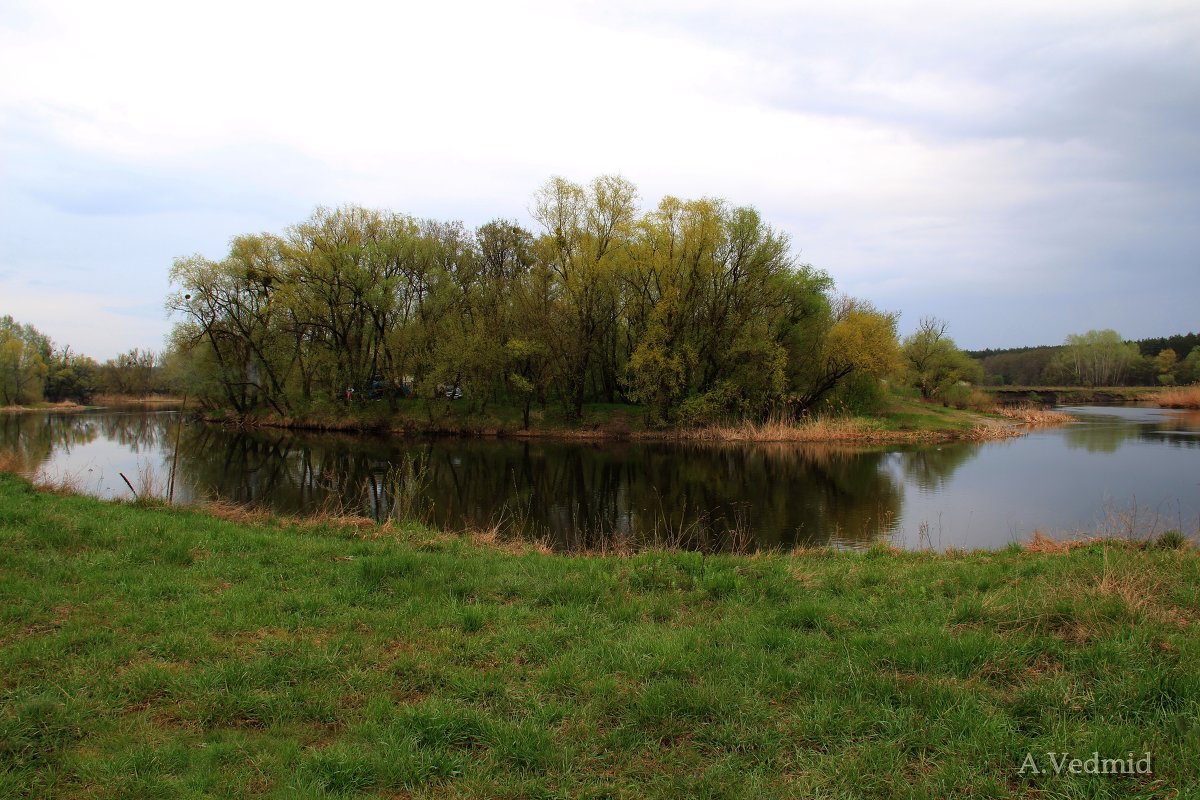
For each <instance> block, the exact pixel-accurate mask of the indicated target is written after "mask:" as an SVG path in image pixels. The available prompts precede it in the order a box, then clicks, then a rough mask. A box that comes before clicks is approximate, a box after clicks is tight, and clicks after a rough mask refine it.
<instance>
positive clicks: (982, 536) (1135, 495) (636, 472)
mask: <svg viewBox="0 0 1200 800" xmlns="http://www.w3.org/2000/svg"><path fill="white" fill-rule="evenodd" d="M1062 410H1064V411H1067V412H1068V413H1071V414H1072V415H1074V416H1076V418H1077V422H1075V423H1074V424H1072V425H1069V426H1066V427H1063V428H1057V429H1052V430H1047V431H1038V432H1034V433H1031V434H1029V435H1027V436H1024V437H1021V438H1018V439H1011V440H1008V441H1003V442H988V443H961V444H949V445H932V446H921V447H888V448H865V449H864V448H847V447H842V446H830V445H815V446H814V445H807V446H801V445H761V444H760V445H718V446H714V445H703V446H701V445H690V444H667V443H659V442H653V443H639V442H610V443H590V442H589V443H578V442H569V443H568V442H549V441H533V442H521V441H511V440H508V441H505V440H498V441H497V440H462V439H439V440H424V441H414V440H405V439H390V438H369V437H361V436H340V435H324V434H309V433H293V432H283V431H252V432H247V431H238V430H230V429H224V428H220V427H216V426H211V425H201V424H184V425H183V426H182V427H181V428H178V430H179V433H180V437H179V453H178V464H179V467H178V477H177V488H176V499H178V500H183V501H188V500H192V499H198V498H214V497H219V498H223V499H226V500H230V501H234V502H238V503H249V504H254V505H259V506H265V507H269V508H271V509H274V510H277V511H282V512H289V513H295V512H310V511H315V510H321V509H327V510H328V509H334V508H342V509H345V510H348V511H353V512H356V513H362V514H366V515H371V516H375V517H377V518H382V517H385V516H387V515H388V514H395V515H397V516H411V515H414V514H415V515H421V516H423V517H424V518H426V519H428V520H429V521H431V522H433V523H435V524H439V525H443V526H447V527H450V528H455V529H457V528H462V527H466V526H491V525H494V524H498V525H500V526H501V529H502V530H504V531H505V532H506V533H509V534H511V535H526V536H536V537H539V538H545V539H548V540H549V541H550V542H551V543H552V544H553V545H554V546H555V547H558V548H563V549H569V548H575V547H601V546H605V545H608V544H612V543H613V542H614V540H618V541H621V542H623V543H626V544H631V545H636V544H638V543H650V542H658V543H669V544H676V545H682V546H685V547H693V548H703V549H728V548H731V547H756V546H757V547H784V548H788V547H793V546H797V545H814V544H834V545H838V546H846V547H863V546H866V545H869V544H870V543H871V542H874V541H877V540H887V541H891V542H893V543H895V544H897V545H900V546H902V547H925V546H932V547H935V548H945V547H949V546H957V547H967V548H976V547H1003V546H1004V545H1006V544H1008V543H1009V542H1011V541H1014V540H1018V541H1019V540H1022V539H1025V538H1027V537H1028V536H1029V535H1030V534H1031V533H1032V532H1033V531H1034V530H1042V531H1044V532H1047V533H1051V534H1060V535H1061V534H1068V533H1072V532H1081V531H1082V532H1097V533H1106V534H1114V535H1127V534H1131V533H1132V534H1134V535H1146V534H1147V533H1151V532H1161V531H1162V530H1166V529H1169V528H1180V529H1182V530H1184V531H1186V532H1189V533H1191V532H1194V531H1195V530H1196V529H1197V527H1198V525H1200V415H1197V414H1195V413H1191V414H1188V413H1183V412H1175V411H1165V410H1159V409H1149V408H1131V407H1087V408H1064V409H1062ZM178 419H179V418H178V415H177V414H176V413H174V412H144V411H135V412H117V411H111V412H103V411H101V412H94V413H86V414H72V415H55V414H44V415H0V448H4V449H14V448H15V449H19V450H20V451H22V452H23V453H25V454H26V455H27V456H28V457H31V458H32V459H33V460H34V461H36V462H37V463H39V464H41V465H42V468H43V470H44V471H45V472H46V473H47V474H49V475H51V476H68V477H70V478H71V479H72V480H73V481H74V482H75V483H76V484H77V485H78V486H79V487H80V488H81V489H83V490H85V491H89V492H92V493H95V494H97V495H100V496H104V497H128V496H129V489H128V488H127V487H126V486H125V483H124V482H123V481H122V479H121V477H120V475H119V473H121V472H124V473H125V475H126V476H128V477H129V479H130V480H131V481H132V482H133V484H134V486H135V487H141V486H142V485H143V484H144V483H145V482H146V481H147V480H149V481H150V482H152V483H155V484H157V485H158V487H159V488H160V489H161V488H163V487H165V485H166V476H167V474H168V471H169V469H170V465H171V462H172V459H173V456H174V450H175V437H176V433H177V422H178Z"/></svg>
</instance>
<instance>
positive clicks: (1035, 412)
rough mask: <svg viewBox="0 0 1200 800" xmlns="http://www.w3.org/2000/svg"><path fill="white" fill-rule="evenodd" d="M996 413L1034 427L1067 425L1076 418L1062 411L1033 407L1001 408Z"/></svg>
mask: <svg viewBox="0 0 1200 800" xmlns="http://www.w3.org/2000/svg"><path fill="white" fill-rule="evenodd" d="M995 413H997V414H999V415H1000V416H1002V417H1004V418H1005V419H1011V420H1013V421H1014V422H1020V423H1022V424H1023V425H1033V426H1039V427H1040V426H1048V425H1066V424H1067V423H1069V422H1071V421H1072V420H1073V419H1074V418H1073V417H1072V416H1071V415H1070V414H1064V413H1063V412H1061V411H1051V410H1050V409H1048V408H1039V407H1037V406H1032V405H1020V406H999V407H997V408H996V409H995Z"/></svg>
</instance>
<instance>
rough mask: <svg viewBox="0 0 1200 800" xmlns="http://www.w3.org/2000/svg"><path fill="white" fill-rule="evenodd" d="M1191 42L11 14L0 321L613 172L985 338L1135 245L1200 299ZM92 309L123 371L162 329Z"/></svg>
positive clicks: (615, 8)
mask: <svg viewBox="0 0 1200 800" xmlns="http://www.w3.org/2000/svg"><path fill="white" fill-rule="evenodd" d="M1197 41H1200V14H1198V12H1197V9H1196V8H1195V7H1194V6H1193V4H1190V3H1185V2H1157V3H1144V2H1138V3H1126V2H1082V0H1080V1H1079V2H1076V1H1074V0H1072V1H1071V2H1055V3H1044V2H1040V1H1039V2H1033V0H1019V1H1017V2H1007V3H1003V4H999V3H997V4H991V5H988V6H980V5H977V4H963V3H958V2H901V3H895V2H886V3H885V2H877V1H872V0H853V2H849V3H839V4H837V5H833V4H820V3H804V4H799V5H797V4H795V3H791V2H759V1H755V2H751V3H748V4H739V5H738V7H737V8H736V10H735V9H733V7H731V6H729V5H728V4H727V3H717V2H708V3H695V2H691V1H690V0H689V1H688V2H682V0H680V2H660V3H652V4H646V3H644V2H641V1H640V0H638V2H633V0H629V2H627V3H625V2H604V3H599V2H596V3H574V4H571V3H557V2H549V1H548V0H546V1H542V0H530V1H529V2H516V3H483V2H479V3H464V2H459V3H453V2H451V3H438V4H432V3H431V4H393V3H372V2H347V3H342V4H339V5H338V6H337V7H336V8H335V7H332V6H329V5H328V4H316V3H296V2H288V3H283V2H245V0H242V1H241V2H232V1H231V0H216V1H214V2H210V3H206V4H204V5H202V6H195V5H192V6H181V5H179V4H171V3H137V2H110V3H102V4H97V3H92V2H82V1H79V0H75V1H71V0H67V1H65V2H57V3H54V4H43V3H26V4H24V5H19V6H10V7H9V8H8V9H7V10H3V11H0V73H2V74H5V75H6V76H14V77H13V79H10V80H6V81H3V82H0V157H3V158H4V160H5V162H6V164H5V166H4V171H5V176H6V179H5V181H4V182H3V184H2V185H0V212H3V216H2V217H0V220H2V221H0V276H3V275H8V278H6V280H8V281H10V283H7V284H5V285H4V290H5V291H4V294H0V312H5V311H7V312H9V313H14V314H17V315H18V316H19V315H20V313H21V308H20V307H19V306H16V305H14V304H15V303H17V302H18V301H19V303H21V304H26V303H28V304H32V305H31V308H36V309H41V310H39V311H38V312H37V313H39V314H41V313H45V311H46V309H48V308H50V307H51V306H52V302H51V301H50V300H49V299H48V297H49V296H47V297H45V298H42V299H41V300H39V299H38V295H37V292H38V291H46V292H52V291H57V290H62V289H64V288H75V289H80V290H81V291H84V290H86V291H90V290H91V289H92V287H94V286H97V285H98V286H100V287H102V286H103V284H104V282H103V280H102V279H99V278H96V277H95V275H97V274H99V273H103V272H105V271H107V273H109V274H111V273H112V272H114V271H116V272H120V273H121V276H122V282H123V283H125V284H127V285H129V286H131V287H135V288H132V289H130V290H129V291H128V292H127V294H126V295H125V296H126V297H127V298H129V299H130V300H132V301H134V302H133V304H134V305H135V306H136V307H138V308H143V309H144V308H148V307H151V306H152V305H153V304H154V303H156V302H159V301H160V300H161V293H160V292H161V290H162V287H163V285H164V284H165V272H166V269H167V267H168V266H169V262H170V258H171V257H172V256H174V255H181V254H185V253H190V252H194V251H195V250H198V249H199V250H204V251H205V252H207V253H208V254H209V255H213V256H218V255H220V253H219V249H220V247H221V246H223V243H224V242H225V241H226V240H227V239H228V238H229V237H230V236H232V235H233V234H236V233H240V232H243V231H247V230H260V229H263V228H264V227H266V228H270V229H274V230H278V229H280V228H282V227H283V226H284V225H286V224H288V223H289V222H294V221H297V220H298V219H299V218H300V217H302V216H303V215H304V214H306V213H307V210H308V209H310V208H311V207H312V206H313V205H316V204H318V203H323V204H337V203H342V202H358V203H363V204H368V205H377V206H384V207H391V208H395V209H397V210H401V211H405V212H409V213H413V214H416V215H419V216H440V217H449V218H461V219H464V220H465V221H466V222H467V223H468V224H475V223H479V222H482V221H484V220H486V219H487V218H490V217H492V216H497V215H502V216H509V217H512V216H516V217H524V216H525V209H526V206H527V203H528V198H529V195H530V193H531V192H532V191H533V190H534V189H535V188H536V187H537V186H538V185H539V184H540V183H541V182H542V181H544V180H545V179H546V178H547V177H548V176H549V175H551V174H564V175H567V176H568V177H571V178H574V179H577V180H586V179H588V178H590V177H591V176H593V175H596V174H600V173H605V172H620V173H622V174H624V175H625V176H626V177H628V178H630V179H632V180H634V181H635V182H636V183H637V184H638V185H639V186H640V187H641V189H642V194H643V197H644V199H645V201H646V202H647V204H650V203H653V202H655V201H657V199H658V198H659V197H660V196H662V195H663V194H666V193H671V194H678V195H684V196H696V195H718V196H725V197H727V198H729V199H730V200H732V201H734V202H740V203H751V204H754V205H757V206H758V207H759V208H760V209H762V211H763V212H764V214H765V216H766V217H767V219H768V220H769V221H771V222H773V223H774V224H776V225H778V226H781V227H783V228H785V229H786V230H788V231H789V232H790V233H791V234H792V236H793V240H794V242H795V244H796V245H797V247H798V248H799V249H800V250H801V253H800V255H801V258H802V259H804V260H808V261H812V262H813V263H815V264H817V265H818V266H821V267H824V268H827V269H829V270H830V271H831V272H832V273H833V274H834V276H835V278H837V279H838V280H839V283H840V285H841V287H842V288H843V289H846V290H849V291H852V292H856V293H860V294H864V295H866V296H868V297H869V298H871V299H873V300H875V301H876V302H878V303H880V304H881V305H885V306H891V307H896V306H900V307H907V306H908V305H910V304H914V303H920V302H923V300H922V298H925V297H932V296H934V295H936V296H938V297H945V298H947V300H946V302H948V303H950V304H952V305H953V306H954V307H955V308H950V309H945V310H941V311H938V310H937V309H933V310H934V311H938V313H940V314H942V315H943V316H952V315H953V314H954V313H955V310H956V309H957V308H962V309H964V311H965V315H966V316H967V317H968V319H967V320H966V321H965V323H964V324H965V325H967V326H977V327H978V330H979V331H981V333H980V335H981V336H982V335H983V333H982V331H984V330H987V331H989V332H988V334H987V335H989V336H998V337H999V339H1000V340H997V341H993V342H988V343H992V344H997V345H999V344H1004V343H1005V341H1004V339H1005V337H1004V336H1003V325H1004V321H1003V318H1002V317H1000V316H999V315H998V312H996V310H995V309H994V303H992V302H991V300H990V298H991V297H992V296H994V295H995V294H996V293H1009V294H1011V292H1012V287H1013V286H1020V285H1038V286H1040V287H1041V288H1042V289H1043V290H1047V291H1050V292H1067V291H1069V288H1070V286H1071V285H1072V284H1073V283H1077V282H1078V281H1079V280H1080V279H1081V277H1083V276H1088V275H1095V274H1098V273H1101V272H1105V271H1108V270H1111V271H1114V273H1115V271H1116V270H1119V269H1121V268H1122V267H1123V264H1122V259H1120V258H1117V257H1116V256H1115V255H1114V254H1115V253H1118V252H1129V251H1130V250H1134V251H1136V250H1137V248H1138V247H1139V246H1144V248H1145V249H1146V250H1148V251H1149V250H1153V252H1154V254H1155V261H1154V263H1153V264H1151V265H1150V266H1148V267H1147V268H1146V269H1147V273H1146V274H1145V275H1144V277H1145V278H1146V279H1147V280H1152V279H1153V275H1155V274H1157V275H1160V276H1168V275H1169V276H1171V277H1172V279H1173V280H1174V281H1175V283H1176V284H1178V283H1179V281H1183V284H1184V285H1183V286H1182V287H1181V288H1182V289H1190V290H1191V293H1192V294H1194V293H1195V292H1194V290H1195V288H1196V286H1195V284H1196V280H1197V279H1196V278H1195V277H1194V274H1191V275H1189V272H1188V269H1189V268H1191V267H1194V266H1195V261H1194V257H1192V256H1191V255H1190V254H1191V253H1194V252H1196V245H1197V244H1198V242H1197V234H1196V233H1195V232H1194V231H1193V230H1192V228H1193V227H1194V226H1190V225H1189V224H1188V223H1187V219H1188V218H1189V215H1191V216H1192V217H1194V214H1192V213H1191V212H1197V213H1200V195H1198V192H1200V190H1198V189H1197V188H1196V181H1195V180H1193V178H1194V177H1196V175H1197V174H1198V173H1200V161H1198V160H1197V155H1196V152H1197V147H1196V145H1197V144H1200V142H1198V141H1197V138H1196V137H1197V133H1196V131H1197V129H1198V128H1200V124H1198V123H1200V108H1198V107H1197V105H1198V103H1197V97H1198V96H1200V77H1197V74H1196V73H1200V69H1197V68H1200V49H1198V46H1197V45H1196V44H1195V43H1196V42H1197ZM1164 198H1169V203H1168V201H1166V200H1164ZM1164 203H1168V210H1167V211H1166V213H1164ZM1170 209H1174V211H1171V210H1170ZM1176 218H1178V219H1176ZM1171 219H1175V222H1173V223H1172V222H1170V220H1171ZM1151 236H1152V237H1154V241H1153V242H1152V243H1151V242H1150V241H1149V240H1148V239H1147V237H1151ZM43 242H49V244H46V245H44V244H43ZM69 269H73V270H74V272H70V271H68V270H69ZM81 271H82V273H83V275H84V277H83V278H82V279H80V274H81ZM35 274H36V276H37V277H38V279H39V280H41V281H43V282H44V284H45V286H44V287H43V289H38V287H37V285H35V284H34V283H31V282H29V281H28V280H26V282H25V283H23V284H20V286H23V287H24V288H23V289H21V292H22V294H20V295H17V294H10V293H11V292H14V291H16V289H15V288H14V287H15V286H16V285H15V284H12V283H11V281H12V280H13V277H14V275H15V276H16V277H18V278H23V279H28V278H30V277H31V276H33V275H35ZM1105 274H1107V273H1106V272H1105ZM1039 278H1040V280H1039ZM155 293H159V294H157V295H155ZM84 296H85V295H82V294H81V295H80V296H79V297H76V298H75V300H74V301H73V302H74V303H75V305H73V306H72V308H76V309H78V308H81V307H83V306H81V305H80V300H81V298H82V297H84ZM1056 296H1057V295H1056ZM1115 305H1116V307H1119V306H1120V303H1119V302H1118V303H1116V304H1115ZM108 307H109V308H110V309H112V310H111V311H109V312H106V313H108V314H110V315H111V316H107V317H104V320H105V323H104V325H105V328H106V330H117V329H118V328H119V326H118V325H117V320H118V319H129V323H128V324H129V327H128V329H127V331H126V332H127V334H128V335H129V336H130V337H137V341H132V342H130V343H129V344H116V345H114V350H113V351H112V352H116V350H120V349H126V348H127V347H128V346H133V345H134V344H137V345H139V346H146V342H145V336H146V335H147V333H146V331H147V330H149V329H150V328H153V329H154V330H156V331H158V333H159V334H160V335H159V336H158V337H156V338H161V332H162V331H163V330H165V326H166V323H165V322H163V321H162V320H158V321H155V320H148V319H143V318H141V317H136V316H134V317H130V316H127V315H128V314H129V312H128V311H123V310H121V309H120V308H119V307H118V306H115V305H109V306H108ZM1108 307H1112V306H1111V305H1110V306H1108ZM1044 313H1045V314H1046V315H1047V318H1046V319H1044V320H1042V321H1041V322H1040V323H1038V324H1041V325H1043V326H1044V328H1045V330H1047V331H1051V330H1052V329H1053V326H1054V325H1055V324H1057V320H1056V319H1054V318H1053V315H1052V312H1050V311H1046V312H1044ZM1136 313H1138V314H1140V313H1142V312H1140V311H1138V312H1136ZM1187 313H1188V312H1187V311H1185V310H1184V307H1183V306H1182V304H1175V305H1173V304H1172V303H1170V302H1169V303H1167V304H1166V311H1165V313H1163V314H1161V315H1158V316H1159V319H1158V321H1157V322H1156V323H1154V324H1159V325H1163V326H1166V329H1164V330H1160V331H1158V332H1160V333H1168V332H1171V331H1173V330H1174V329H1175V328H1178V327H1187V325H1188V324H1189V323H1190V319H1189V318H1188V317H1187ZM1134 314H1135V312H1134V311H1133V310H1132V304H1131V311H1130V312H1129V314H1127V315H1125V319H1126V320H1127V321H1128V322H1127V323H1124V324H1123V319H1120V318H1119V319H1115V320H1113V321H1112V322H1111V323H1110V324H1111V325H1115V326H1117V327H1127V326H1128V324H1130V323H1132V322H1133V321H1135V317H1134V316H1133V315H1134ZM907 316H913V318H915V316H916V315H913V314H906V317H907ZM1118 316H1121V315H1118ZM45 319H52V317H45ZM64 319H65V318H64ZM30 321H33V322H35V324H37V321H36V320H32V319H31V320H30ZM1035 322H1037V321H1036V320H1035ZM155 326H157V327H155ZM988 326H990V327H988ZM79 329H83V330H86V326H83V327H82V328H80V326H78V325H76V326H75V327H73V328H72V330H79ZM48 332H50V333H51V334H52V335H54V336H55V337H56V338H60V339H64V338H67V336H66V334H65V333H62V332H56V331H48ZM1151 332H1154V331H1151ZM90 338H92V339H94V338H96V337H90ZM960 338H970V337H960ZM80 341H81V342H82V341H83V340H82V339H81V340H80ZM89 346H90V345H89ZM106 346H107V345H106ZM111 354H112V353H111V352H110V353H108V355H111Z"/></svg>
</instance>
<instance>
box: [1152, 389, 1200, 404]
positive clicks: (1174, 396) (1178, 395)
mask: <svg viewBox="0 0 1200 800" xmlns="http://www.w3.org/2000/svg"><path fill="white" fill-rule="evenodd" d="M1154 401H1155V402H1156V403H1158V405H1159V406H1161V407H1162V408H1194V409H1200V384H1193V385H1192V386H1181V387H1179V388H1178V389H1167V390H1166V391H1165V392H1160V393H1159V394H1158V396H1157V397H1155V398H1154Z"/></svg>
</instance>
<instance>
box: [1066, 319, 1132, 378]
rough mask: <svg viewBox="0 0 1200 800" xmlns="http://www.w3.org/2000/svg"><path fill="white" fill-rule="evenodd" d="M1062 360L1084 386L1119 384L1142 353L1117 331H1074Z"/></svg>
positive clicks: (1068, 340) (1069, 337)
mask: <svg viewBox="0 0 1200 800" xmlns="http://www.w3.org/2000/svg"><path fill="white" fill-rule="evenodd" d="M1061 359H1062V363H1063V365H1064V367H1065V368H1066V369H1068V370H1069V371H1070V374H1071V375H1072V376H1073V377H1074V379H1075V381H1076V382H1077V383H1079V384H1081V385H1083V386H1117V385H1120V383H1121V382H1122V381H1123V380H1124V379H1125V374H1126V373H1127V372H1128V371H1129V369H1130V367H1132V366H1133V365H1134V364H1136V363H1137V362H1138V361H1139V360H1140V359H1141V355H1140V353H1139V352H1138V348H1137V345H1136V344H1134V343H1132V342H1128V343H1127V342H1125V341H1124V340H1123V339H1122V338H1121V334H1119V333H1117V332H1116V331H1114V330H1111V329H1109V330H1102V331H1088V332H1087V333H1082V334H1076V333H1073V334H1071V335H1070V336H1068V337H1067V340H1066V342H1065V343H1064V345H1063V353H1062V356H1061Z"/></svg>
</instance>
